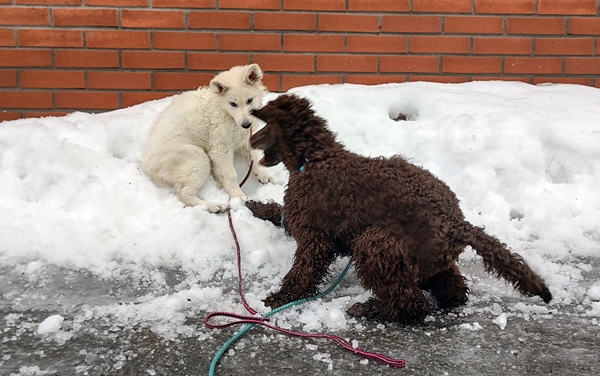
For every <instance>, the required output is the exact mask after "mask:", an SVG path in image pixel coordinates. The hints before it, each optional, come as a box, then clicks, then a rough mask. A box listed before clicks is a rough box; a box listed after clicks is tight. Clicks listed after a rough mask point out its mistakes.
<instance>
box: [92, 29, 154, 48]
mask: <svg viewBox="0 0 600 376" xmlns="http://www.w3.org/2000/svg"><path fill="white" fill-rule="evenodd" d="M85 44H86V46H87V47H88V48H107V49H112V48H114V49H120V48H134V49H135V48H143V49H148V48H150V32H149V31H130V30H89V31H86V32H85Z"/></svg>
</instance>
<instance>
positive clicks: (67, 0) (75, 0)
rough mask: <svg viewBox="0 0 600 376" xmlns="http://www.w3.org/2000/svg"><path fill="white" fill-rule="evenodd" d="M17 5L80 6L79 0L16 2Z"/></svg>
mask: <svg viewBox="0 0 600 376" xmlns="http://www.w3.org/2000/svg"><path fill="white" fill-rule="evenodd" d="M15 4H19V5H81V0H16V1H15Z"/></svg>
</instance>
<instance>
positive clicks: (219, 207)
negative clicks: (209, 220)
mask: <svg viewBox="0 0 600 376" xmlns="http://www.w3.org/2000/svg"><path fill="white" fill-rule="evenodd" d="M201 207H206V210H208V212H209V213H223V212H224V211H225V210H227V204H219V203H216V202H205V203H204V204H202V205H201Z"/></svg>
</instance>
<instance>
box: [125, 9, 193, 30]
mask: <svg viewBox="0 0 600 376" xmlns="http://www.w3.org/2000/svg"><path fill="white" fill-rule="evenodd" d="M184 17H185V13H184V12H183V11H174V10H169V11H166V10H130V9H123V10H121V27H135V28H149V29H160V28H169V29H175V28H184V27H185V18H184Z"/></svg>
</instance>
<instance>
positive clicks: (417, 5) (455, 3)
mask: <svg viewBox="0 0 600 376" xmlns="http://www.w3.org/2000/svg"><path fill="white" fill-rule="evenodd" d="M412 11H413V12H430V13H471V11H472V0H413V3H412Z"/></svg>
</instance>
